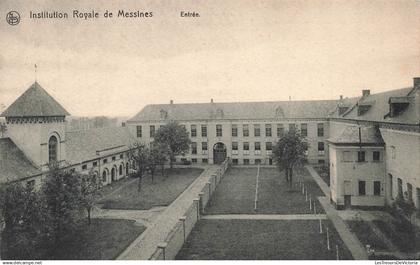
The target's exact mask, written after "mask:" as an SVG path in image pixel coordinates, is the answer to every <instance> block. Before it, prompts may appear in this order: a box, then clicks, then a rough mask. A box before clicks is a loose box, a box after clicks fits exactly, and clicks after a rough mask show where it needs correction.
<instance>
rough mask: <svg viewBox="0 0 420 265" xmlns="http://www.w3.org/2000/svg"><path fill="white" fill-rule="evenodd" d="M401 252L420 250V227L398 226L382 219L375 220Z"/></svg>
mask: <svg viewBox="0 0 420 265" xmlns="http://www.w3.org/2000/svg"><path fill="white" fill-rule="evenodd" d="M373 222H374V223H375V224H376V226H377V227H378V228H379V229H380V230H381V231H382V233H384V234H385V235H386V237H387V238H388V239H390V240H391V241H392V243H393V244H394V245H395V246H396V247H397V248H398V249H399V250H400V251H401V252H407V253H412V252H420V229H418V228H415V227H414V226H413V228H414V229H413V230H414V231H410V229H409V228H403V227H398V226H395V225H393V224H390V223H389V222H386V221H382V220H375V221H373Z"/></svg>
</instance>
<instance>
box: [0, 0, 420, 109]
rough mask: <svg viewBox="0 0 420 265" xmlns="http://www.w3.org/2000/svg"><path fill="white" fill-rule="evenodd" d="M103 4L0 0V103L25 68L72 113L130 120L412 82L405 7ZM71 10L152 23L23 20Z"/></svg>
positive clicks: (219, 1) (27, 81)
mask: <svg viewBox="0 0 420 265" xmlns="http://www.w3.org/2000/svg"><path fill="white" fill-rule="evenodd" d="M54 2H55V3H54ZM57 2H60V3H57ZM110 2H111V1H101V2H100V1H96V2H95V1H74V0H73V1H52V0H40V1H35V0H30V1H29V0H28V1H18V0H1V2H0V16H1V20H0V103H4V104H5V105H6V106H8V105H9V104H10V103H12V102H13V101H14V100H15V99H16V98H17V97H18V96H19V95H20V94H21V93H23V92H24V91H25V90H26V89H27V88H28V87H29V86H30V85H31V84H32V83H33V82H34V79H35V76H34V64H35V63H36V64H37V65H38V82H39V83H40V84H41V85H42V86H43V87H44V88H45V89H46V90H47V91H48V92H49V93H50V94H51V95H53V96H54V97H55V98H56V99H57V100H58V101H59V102H60V103H61V104H62V105H63V106H64V107H65V108H66V109H67V110H68V111H69V112H70V113H71V114H73V115H112V116H117V115H124V116H132V115H134V114H136V113H137V112H138V111H140V110H141V109H142V108H143V107H144V106H145V105H147V104H151V103H168V102H169V100H170V99H173V100H174V101H175V103H180V102H209V101H210V98H214V100H215V101H216V102H230V101H267V100H269V101H273V100H288V98H289V96H290V97H291V98H292V99H294V100H306V99H337V98H338V97H339V95H344V96H348V97H351V96H357V95H360V94H361V90H362V89H371V91H372V92H373V93H375V92H380V91H385V90H390V89H396V88H402V87H408V86H412V82H413V80H412V78H413V77H415V76H420V26H419V25H420V1H416V0H412V1H409V0H407V1H365V0H363V1H352V0H345V1H344V0H343V1H316V0H310V1H280V0H273V1H268V0H267V1H256V0H253V1H248V0H236V1H232V0H216V1H215V0H211V1H210V0H209V1H203V0H190V1H188V0H185V1H170V0H160V1H159V0H157V1H156V0H155V1H145V0H144V1H143V0H142V1H140V0H136V1H135V0H132V1H113V2H114V3H113V4H111V3H110ZM116 2H118V3H116ZM73 9H78V10H80V11H82V12H88V11H91V10H92V9H94V10H96V11H98V12H99V13H100V16H102V13H103V12H104V11H105V10H107V9H108V10H110V11H112V12H113V13H117V12H118V10H119V9H124V10H126V11H136V10H139V11H143V12H146V11H149V12H150V11H151V12H153V17H152V18H148V19H144V18H143V19H138V18H114V19H104V18H100V19H96V20H83V19H73V18H71V17H70V18H69V19H67V20H41V19H38V20H34V19H30V18H29V11H30V10H32V11H33V12H41V11H50V12H52V11H61V12H68V13H69V15H70V16H71V14H72V10H73ZM10 10H16V11H18V12H19V13H20V15H21V17H22V21H21V22H20V23H19V24H18V25H16V26H10V25H8V24H7V23H6V20H5V17H6V14H7V12H9V11H10ZM180 11H196V12H199V13H200V16H201V17H200V18H181V17H180V16H179V13H180Z"/></svg>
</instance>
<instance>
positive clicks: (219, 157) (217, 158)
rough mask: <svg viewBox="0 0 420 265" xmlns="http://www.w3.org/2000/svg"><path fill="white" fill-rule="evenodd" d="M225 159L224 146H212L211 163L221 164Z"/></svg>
mask: <svg viewBox="0 0 420 265" xmlns="http://www.w3.org/2000/svg"><path fill="white" fill-rule="evenodd" d="M225 159H226V145H225V144H224V143H216V144H215V145H214V146H213V163H214V164H221V163H222V162H223V161H225Z"/></svg>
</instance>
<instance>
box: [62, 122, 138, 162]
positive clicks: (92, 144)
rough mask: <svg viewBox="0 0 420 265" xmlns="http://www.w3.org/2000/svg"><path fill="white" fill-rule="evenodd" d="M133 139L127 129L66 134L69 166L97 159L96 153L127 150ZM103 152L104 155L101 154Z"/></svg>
mask: <svg viewBox="0 0 420 265" xmlns="http://www.w3.org/2000/svg"><path fill="white" fill-rule="evenodd" d="M134 142H135V139H134V138H133V137H132V136H131V134H130V132H129V131H128V129H127V127H109V128H97V129H91V130H84V131H74V132H67V133H66V156H67V159H66V160H67V162H68V163H69V164H70V165H74V164H79V163H81V162H83V161H87V160H93V159H97V158H99V157H100V156H98V155H97V153H96V152H97V151H101V154H105V153H106V152H107V150H109V152H110V153H112V152H117V151H123V150H127V149H128V148H129V147H130V146H131V145H132V144H133V143H134ZM103 152H105V153H103Z"/></svg>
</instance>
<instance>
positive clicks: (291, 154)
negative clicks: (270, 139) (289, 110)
mask: <svg viewBox="0 0 420 265" xmlns="http://www.w3.org/2000/svg"><path fill="white" fill-rule="evenodd" d="M306 150H308V143H307V142H306V141H305V139H304V137H302V136H301V135H300V134H299V133H298V132H296V131H295V130H290V131H289V132H288V133H287V134H286V135H284V136H283V137H282V138H280V139H279V141H278V142H277V143H276V145H275V146H274V148H273V155H272V158H273V160H274V161H275V162H276V164H277V165H278V167H279V169H280V172H282V171H284V172H285V176H286V182H287V183H288V184H289V187H290V188H292V181H293V170H294V168H295V167H297V166H300V165H302V163H303V162H304V161H306Z"/></svg>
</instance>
